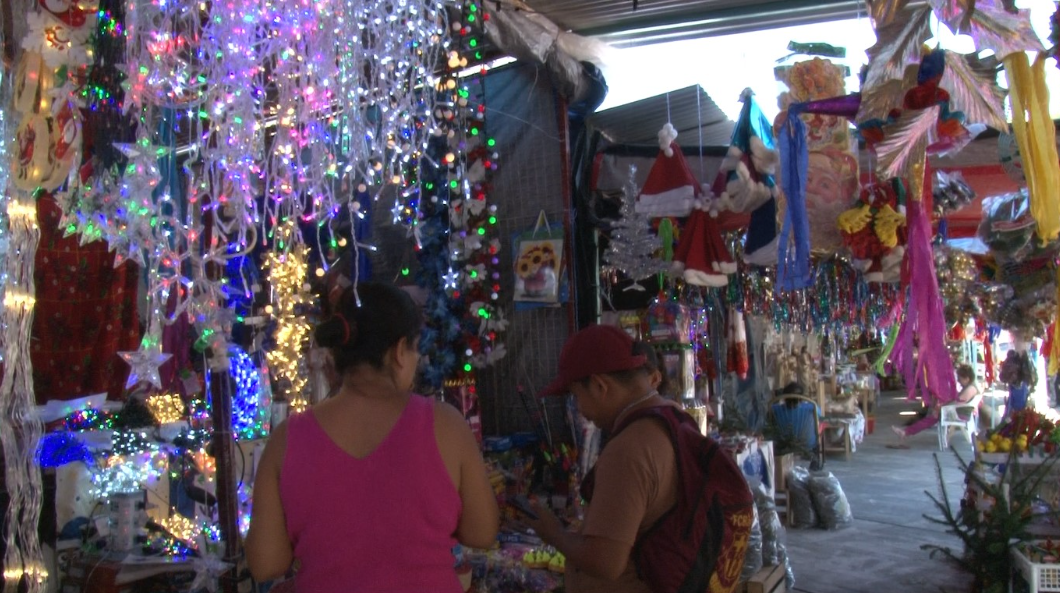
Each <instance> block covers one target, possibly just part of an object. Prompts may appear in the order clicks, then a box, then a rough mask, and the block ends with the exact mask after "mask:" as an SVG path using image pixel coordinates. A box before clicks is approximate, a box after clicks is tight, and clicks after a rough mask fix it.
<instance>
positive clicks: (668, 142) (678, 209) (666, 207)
mask: <svg viewBox="0 0 1060 593" xmlns="http://www.w3.org/2000/svg"><path fill="white" fill-rule="evenodd" d="M675 138H677V131H676V130H674V127H673V126H672V125H671V124H666V125H665V126H663V129H662V130H660V131H659V155H658V156H657V157H655V163H653V164H652V166H651V171H649V172H648V179H647V180H646V181H645V182H644V187H643V188H642V189H641V190H640V195H639V196H637V203H636V206H635V210H636V212H637V213H638V214H645V215H648V216H653V217H657V218H663V217H667V216H676V217H679V218H683V217H685V216H688V214H689V213H690V212H691V211H692V205H693V203H694V202H695V199H696V198H697V197H699V196H700V194H701V190H700V188H699V182H698V181H696V178H695V177H694V176H693V175H692V171H691V170H690V169H689V168H688V162H687V161H685V156H684V155H683V154H682V153H681V147H680V146H678V145H677V142H674V139H675Z"/></svg>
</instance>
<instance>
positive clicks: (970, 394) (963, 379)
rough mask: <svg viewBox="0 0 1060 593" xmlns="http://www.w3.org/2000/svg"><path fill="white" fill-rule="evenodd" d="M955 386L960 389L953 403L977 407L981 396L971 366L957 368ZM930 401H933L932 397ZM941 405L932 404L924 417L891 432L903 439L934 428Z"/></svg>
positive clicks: (965, 365) (964, 365)
mask: <svg viewBox="0 0 1060 593" xmlns="http://www.w3.org/2000/svg"><path fill="white" fill-rule="evenodd" d="M957 385H958V386H959V387H960V389H961V390H960V392H959V393H958V394H957V399H956V400H955V401H954V402H953V403H962V404H968V403H973V402H974V403H976V405H978V401H979V396H980V395H981V394H982V392H981V391H979V387H978V386H977V385H976V384H975V371H974V370H973V369H972V367H971V366H969V365H967V364H962V365H961V366H959V367H957ZM932 399H934V398H933V397H932ZM940 407H941V405H940V404H939V402H938V401H935V402H934V405H933V406H932V408H931V411H930V412H928V414H927V415H926V416H924V417H923V418H921V419H920V420H917V421H916V422H914V423H912V424H910V425H909V426H907V427H905V428H901V427H899V426H892V427H891V430H893V431H894V433H895V434H897V435H898V438H900V439H904V438H905V437H907V436H910V435H914V434H916V433H918V432H922V431H924V430H927V429H929V428H931V427H932V426H935V425H936V424H938V423H939V408H940Z"/></svg>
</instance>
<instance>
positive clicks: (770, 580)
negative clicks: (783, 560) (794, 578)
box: [736, 565, 787, 593]
mask: <svg viewBox="0 0 1060 593" xmlns="http://www.w3.org/2000/svg"><path fill="white" fill-rule="evenodd" d="M736 593H787V586H786V585H785V582H784V567H783V566H782V565H777V566H765V567H762V570H759V571H758V572H756V573H755V574H754V576H752V577H751V578H750V579H749V580H748V581H747V582H745V583H740V585H739V586H738V587H736Z"/></svg>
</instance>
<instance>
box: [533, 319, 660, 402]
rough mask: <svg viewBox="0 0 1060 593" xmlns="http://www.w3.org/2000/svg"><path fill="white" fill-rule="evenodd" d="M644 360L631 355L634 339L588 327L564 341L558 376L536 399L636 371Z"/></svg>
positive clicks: (608, 328) (614, 330) (606, 328)
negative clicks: (598, 377)
mask: <svg viewBox="0 0 1060 593" xmlns="http://www.w3.org/2000/svg"><path fill="white" fill-rule="evenodd" d="M647 360H648V359H647V358H646V357H645V356H644V355H643V354H634V353H633V338H631V337H629V334H627V333H626V332H624V331H622V330H621V329H619V328H617V327H615V326H613V325H590V326H589V327H586V328H584V329H582V330H579V331H578V332H576V333H575V334H573V335H572V336H571V337H569V338H567V342H566V343H565V344H563V350H562V351H561V352H560V353H559V375H558V376H557V377H556V378H555V379H553V380H552V382H551V383H549V384H548V387H545V388H544V389H543V390H542V391H541V393H539V394H538V395H539V396H546V395H566V394H567V393H569V392H570V384H571V383H574V382H575V381H579V380H581V379H584V378H586V377H588V376H590V375H597V374H603V373H615V372H618V371H628V370H630V369H635V368H637V367H640V366H643V365H644V363H645V362H647Z"/></svg>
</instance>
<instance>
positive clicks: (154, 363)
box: [118, 341, 173, 389]
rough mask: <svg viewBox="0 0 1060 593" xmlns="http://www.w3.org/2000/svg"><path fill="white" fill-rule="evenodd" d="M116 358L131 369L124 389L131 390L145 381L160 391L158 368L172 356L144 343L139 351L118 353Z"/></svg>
mask: <svg viewBox="0 0 1060 593" xmlns="http://www.w3.org/2000/svg"><path fill="white" fill-rule="evenodd" d="M118 356H120V357H121V358H122V360H124V361H125V362H127V363H128V364H129V366H130V367H132V370H131V371H130V372H129V379H128V380H127V381H126V382H125V388H126V389H130V388H132V387H133V386H135V385H136V384H137V383H139V382H140V381H146V382H148V383H150V384H152V385H154V386H155V387H157V388H159V389H162V378H161V377H160V376H159V375H158V367H160V366H162V365H163V364H165V362H166V361H167V360H169V359H170V358H171V357H172V356H173V355H172V354H166V353H165V352H162V347H161V346H159V345H155V346H150V345H148V344H147V342H146V341H145V342H144V343H142V344H141V345H140V349H139V350H137V351H135V352H119V353H118Z"/></svg>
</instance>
